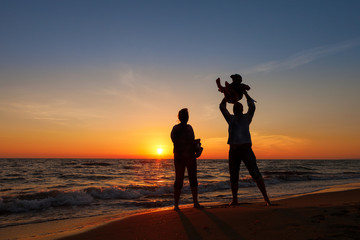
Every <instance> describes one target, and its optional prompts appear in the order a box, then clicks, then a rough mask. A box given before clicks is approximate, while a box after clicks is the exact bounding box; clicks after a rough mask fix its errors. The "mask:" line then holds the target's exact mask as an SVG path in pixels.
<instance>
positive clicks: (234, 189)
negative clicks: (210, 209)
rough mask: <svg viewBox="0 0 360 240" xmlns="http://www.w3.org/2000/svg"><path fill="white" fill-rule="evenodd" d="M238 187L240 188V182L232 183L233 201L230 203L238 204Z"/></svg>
mask: <svg viewBox="0 0 360 240" xmlns="http://www.w3.org/2000/svg"><path fill="white" fill-rule="evenodd" d="M238 189H239V184H238V183H231V192H232V198H233V199H232V201H231V203H230V205H237V204H238V197H237V195H238Z"/></svg>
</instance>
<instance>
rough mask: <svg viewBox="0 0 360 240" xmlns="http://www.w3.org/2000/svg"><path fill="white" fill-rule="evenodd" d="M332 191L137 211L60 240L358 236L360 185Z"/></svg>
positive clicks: (359, 237) (329, 237) (359, 229)
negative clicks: (268, 200) (270, 202)
mask: <svg viewBox="0 0 360 240" xmlns="http://www.w3.org/2000/svg"><path fill="white" fill-rule="evenodd" d="M332 191H335V192H320V193H316V194H308V195H304V196H298V197H292V198H288V199H283V200H277V201H273V203H274V204H276V205H275V206H270V207H267V206H265V204H264V203H263V202H251V203H241V204H239V205H238V206H231V207H230V206H228V205H226V204H210V205H207V206H206V207H205V208H203V209H194V208H191V207H185V208H182V209H181V210H180V211H174V210H172V209H171V210H163V211H156V212H151V213H146V214H139V215H134V216H131V217H127V218H125V219H121V220H116V221H113V222H110V223H107V224H104V225H102V226H99V227H96V228H93V229H90V230H88V231H85V232H82V233H79V234H74V235H71V236H67V237H64V238H61V239H62V240H76V239H77V240H80V239H86V240H95V239H102V240H103V239H240V240H241V239H291V240H297V239H299V240H300V239H301V240H304V239H314V240H315V239H360V188H358V189H352V190H344V189H341V188H340V189H339V188H338V189H336V188H335V189H332Z"/></svg>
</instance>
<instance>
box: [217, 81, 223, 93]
mask: <svg viewBox="0 0 360 240" xmlns="http://www.w3.org/2000/svg"><path fill="white" fill-rule="evenodd" d="M216 85H217V87H218V88H219V92H224V89H225V88H224V87H223V86H221V83H220V78H218V79H216Z"/></svg>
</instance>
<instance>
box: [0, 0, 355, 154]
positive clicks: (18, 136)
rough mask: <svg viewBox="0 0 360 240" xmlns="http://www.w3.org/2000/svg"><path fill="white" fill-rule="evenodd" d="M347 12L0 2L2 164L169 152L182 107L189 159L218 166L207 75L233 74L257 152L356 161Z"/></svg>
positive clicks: (219, 4) (264, 4)
mask: <svg viewBox="0 0 360 240" xmlns="http://www.w3.org/2000/svg"><path fill="white" fill-rule="evenodd" d="M359 9H360V2H359V1H355V0H354V1H352V0H346V1H332V0H317V1H313V0H304V1H292V0H290V1H289V0H284V1H245V0H239V1H212V0H209V1H156V0H155V1H141V0H136V1H133V0H132V1H126V0H121V1H110V0H105V1H100V0H98V1H92V0H88V1H79V0H71V1H70V0H61V1H60V0H53V1H47V0H33V1H26V0H0V32H1V37H0V157H6V158H9V157H16V158H20V157H24V158H30V157H34V158H39V157H42V158H50V157H59V158H63V157H64V158H67V157H70V158H73V157H74V158H75V157H76V158H172V147H173V146H172V142H171V139H170V132H171V129H172V127H173V126H174V125H175V124H178V119H177V114H178V111H179V110H180V109H182V108H188V109H189V114H190V119H189V124H191V125H192V127H193V129H194V132H195V137H196V138H201V142H202V146H203V147H204V152H203V155H202V156H201V158H212V159H225V158H227V156H228V145H227V143H226V142H227V136H228V132H227V127H228V126H227V123H226V121H225V120H224V118H223V116H222V115H221V113H220V111H219V103H220V102H221V100H222V98H223V96H222V94H221V93H220V92H218V90H217V87H216V84H215V79H216V78H218V77H220V78H221V82H222V84H224V82H225V81H229V82H231V79H230V75H232V74H234V73H238V74H241V75H242V77H243V83H245V84H247V85H249V86H250V87H251V90H250V91H249V94H250V96H252V97H253V98H254V99H255V100H256V101H257V103H256V107H257V108H256V112H255V116H254V119H253V121H252V123H251V126H250V130H251V135H252V142H253V150H254V152H255V154H256V156H257V158H259V159H313V158H320V159H343V158H360V125H359V122H360V110H359V109H360V108H359V107H358V105H359V103H360V94H359V90H360V67H359V66H360V65H359V63H360V25H359V22H360V14H359ZM243 104H244V105H245V106H246V103H245V102H244V101H243ZM228 109H229V111H230V112H232V105H231V104H228ZM246 109H247V108H246V107H245V110H246ZM159 148H161V149H163V152H162V153H161V154H159V153H158V152H157V150H158V149H159Z"/></svg>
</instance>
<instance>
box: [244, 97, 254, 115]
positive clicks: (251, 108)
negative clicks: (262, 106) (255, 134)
mask: <svg viewBox="0 0 360 240" xmlns="http://www.w3.org/2000/svg"><path fill="white" fill-rule="evenodd" d="M244 95H245V97H246V101H247V105H248V107H249V110H248V112H247V113H248V114H250V115H251V118H252V117H253V116H254V113H255V100H254V99H252V98H251V97H250V95H249V94H248V93H247V91H245V92H244Z"/></svg>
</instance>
